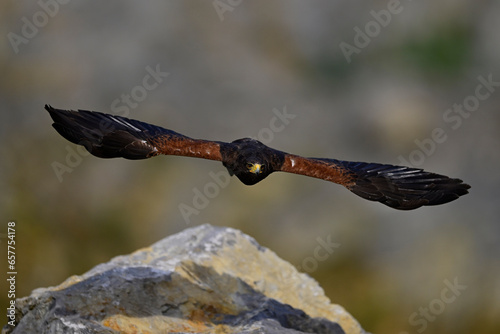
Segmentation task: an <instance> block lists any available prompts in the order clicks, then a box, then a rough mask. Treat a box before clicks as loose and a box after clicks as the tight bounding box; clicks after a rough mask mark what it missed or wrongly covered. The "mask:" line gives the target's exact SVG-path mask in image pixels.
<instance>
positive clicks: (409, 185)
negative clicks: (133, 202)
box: [45, 105, 470, 210]
mask: <svg viewBox="0 0 500 334" xmlns="http://www.w3.org/2000/svg"><path fill="white" fill-rule="evenodd" d="M45 109H46V110H47V111H48V112H49V114H50V116H51V117H52V119H53V120H54V123H53V124H52V126H53V127H54V128H55V129H56V130H57V132H59V134H60V135H61V136H63V137H64V138H66V139H67V140H69V141H70V142H72V143H75V144H78V145H83V146H84V147H85V148H86V149H87V150H88V151H89V152H90V153H91V154H92V155H94V156H96V157H99V158H117V157H121V158H125V159H133V160H135V159H147V158H152V157H155V156H157V155H181V156H187V157H195V158H203V159H210V160H216V161H221V162H222V164H223V165H224V166H225V167H226V168H227V169H228V171H229V173H230V174H231V175H236V177H237V178H238V179H239V180H240V181H241V182H243V183H244V184H246V185H253V184H256V183H258V182H260V181H262V180H263V179H265V178H266V177H267V176H268V175H269V174H271V173H273V172H287V173H294V174H300V175H306V176H310V177H314V178H318V179H323V180H326V181H330V182H334V183H337V184H340V185H342V186H344V187H346V188H347V189H349V190H350V191H352V192H353V193H355V194H356V195H358V196H361V197H362V198H365V199H367V200H370V201H378V202H380V203H382V204H385V205H387V206H389V207H391V208H394V209H399V210H412V209H416V208H419V207H421V206H425V205H439V204H444V203H448V202H451V201H454V200H456V199H457V198H459V197H460V196H463V195H465V194H467V193H468V191H467V189H469V188H470V186H469V185H468V184H465V183H463V182H462V180H460V179H454V178H450V177H448V176H444V175H439V174H436V173H431V172H427V171H424V170H422V169H419V168H412V167H404V166H394V165H387V164H379V163H367V162H351V161H342V160H336V159H323V158H305V157H301V156H299V155H295V154H290V153H286V152H282V151H279V150H275V149H273V148H270V147H268V146H266V145H264V144H263V143H261V142H260V141H258V140H255V139H250V138H242V139H237V140H235V141H233V142H231V143H226V142H220V141H211V140H203V139H193V138H190V137H187V136H184V135H182V134H180V133H177V132H175V131H172V130H168V129H165V128H162V127H159V126H156V125H152V124H148V123H145V122H141V121H137V120H133V119H129V118H126V117H122V116H116V115H109V114H105V113H101V112H96V111H87V110H78V111H74V110H61V109H55V108H53V107H51V106H49V105H45Z"/></svg>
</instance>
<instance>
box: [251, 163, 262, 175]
mask: <svg viewBox="0 0 500 334" xmlns="http://www.w3.org/2000/svg"><path fill="white" fill-rule="evenodd" d="M261 168H262V165H261V164H251V166H250V167H249V168H248V170H249V171H250V172H252V173H254V174H260V170H261Z"/></svg>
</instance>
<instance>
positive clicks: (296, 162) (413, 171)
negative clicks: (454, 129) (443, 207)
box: [281, 154, 470, 210]
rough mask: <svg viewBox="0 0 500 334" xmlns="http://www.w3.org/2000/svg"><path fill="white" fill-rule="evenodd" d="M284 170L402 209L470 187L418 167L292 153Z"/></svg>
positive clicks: (441, 201)
mask: <svg viewBox="0 0 500 334" xmlns="http://www.w3.org/2000/svg"><path fill="white" fill-rule="evenodd" d="M281 171H283V172H289V173H294V174H302V175H306V176H311V177H315V178H318V179H323V180H327V181H331V182H335V183H338V184H341V185H343V186H344V187H346V188H347V189H349V190H350V191H352V192H353V193H355V194H356V195H358V196H361V197H363V198H365V199H368V200H370V201H378V202H381V203H383V204H385V205H388V206H390V207H392V208H395V209H399V210H411V209H416V208H419V207H421V206H424V205H439V204H444V203H448V202H451V201H453V200H455V199H457V198H458V197H460V196H462V195H465V194H467V193H468V191H467V189H469V188H470V186H469V185H468V184H465V183H463V182H462V180H460V179H452V178H449V177H448V176H444V175H439V174H435V173H430V172H426V171H424V170H422V169H418V168H411V167H403V166H393V165H384V164H377V163H366V162H351V161H341V160H335V159H320V158H304V157H300V156H297V155H292V154H286V155H285V162H284V163H283V165H282V166H281Z"/></svg>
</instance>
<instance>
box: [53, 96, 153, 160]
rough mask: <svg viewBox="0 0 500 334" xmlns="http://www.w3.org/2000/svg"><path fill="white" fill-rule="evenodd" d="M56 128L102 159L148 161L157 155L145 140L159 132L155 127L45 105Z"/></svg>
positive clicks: (88, 112) (73, 141)
mask: <svg viewBox="0 0 500 334" xmlns="http://www.w3.org/2000/svg"><path fill="white" fill-rule="evenodd" d="M45 109H46V110H47V111H48V112H49V114H50V116H51V117H52V119H53V120H54V124H52V126H53V127H54V128H55V129H56V130H57V132H59V134H60V135H61V136H63V137H64V138H66V139H67V140H69V141H70V142H72V143H75V144H78V145H83V146H85V148H86V149H87V150H88V151H89V152H90V153H92V154H93V155H95V156H97V157H100V158H116V157H123V158H127V159H146V158H149V157H151V156H154V155H156V154H157V150H156V148H155V147H154V146H152V145H151V144H150V143H148V142H147V141H146V140H145V139H146V138H147V136H146V135H147V133H148V132H149V133H150V132H153V133H154V132H155V130H157V129H154V128H153V127H152V126H151V125H149V124H147V123H143V122H139V121H135V120H130V119H128V118H125V117H120V116H112V115H107V114H103V113H100V112H95V111H86V110H78V111H73V110H61V109H55V108H52V107H51V106H49V105H45Z"/></svg>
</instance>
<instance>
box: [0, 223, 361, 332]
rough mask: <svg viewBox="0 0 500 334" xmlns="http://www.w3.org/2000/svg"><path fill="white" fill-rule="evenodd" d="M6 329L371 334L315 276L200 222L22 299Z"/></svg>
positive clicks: (246, 240)
mask: <svg viewBox="0 0 500 334" xmlns="http://www.w3.org/2000/svg"><path fill="white" fill-rule="evenodd" d="M16 322H17V324H16V326H15V327H12V326H9V325H6V326H5V327H4V328H3V330H2V333H13V334H17V333H169V332H184V333H339V334H340V333H364V331H363V330H362V328H361V327H360V325H359V324H358V322H357V321H356V320H355V319H354V318H353V317H352V316H351V315H350V314H349V313H347V312H346V311H345V310H344V309H343V308H342V307H341V306H338V305H334V304H331V303H330V301H329V300H328V298H327V297H326V296H325V295H324V292H323V290H322V289H321V288H320V287H319V285H318V284H317V283H316V281H314V280H313V279H312V278H311V277H309V276H308V275H306V274H301V273H299V272H297V270H296V269H295V268H294V267H293V266H292V265H291V264H289V263H287V262H285V261H283V260H281V259H280V258H278V256H277V255H276V254H274V253H273V252H272V251H270V250H269V249H267V248H264V247H262V246H260V245H259V244H257V242H256V241H255V240H254V239H253V238H251V237H249V236H247V235H245V234H243V233H241V232H240V231H237V230H234V229H231V228H220V227H213V226H210V225H203V226H199V227H195V228H191V229H187V230H185V231H183V232H181V233H178V234H176V235H173V236H170V237H168V238H165V239H163V240H161V241H159V242H157V243H155V244H154V245H152V246H151V247H148V248H144V249H140V250H138V251H136V252H134V253H132V254H130V255H126V256H119V257H116V258H114V259H112V260H111V261H110V262H108V263H104V264H101V265H98V266H97V267H95V268H93V269H92V270H90V271H89V272H87V273H85V274H83V275H81V276H72V277H70V278H68V279H67V280H66V281H65V282H63V283H62V284H61V285H59V286H57V287H50V288H40V289H36V290H34V291H33V292H32V294H31V296H29V297H25V298H21V299H17V300H16Z"/></svg>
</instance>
